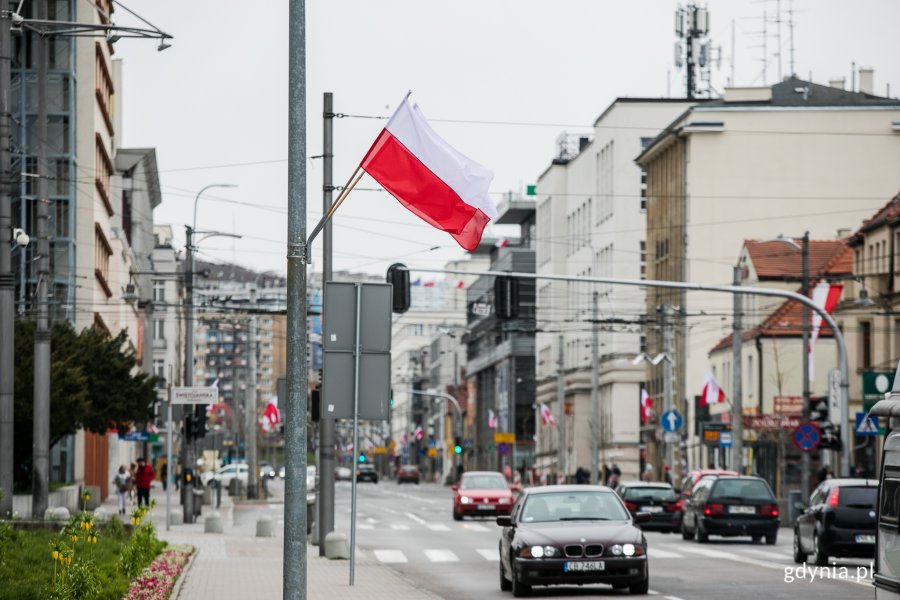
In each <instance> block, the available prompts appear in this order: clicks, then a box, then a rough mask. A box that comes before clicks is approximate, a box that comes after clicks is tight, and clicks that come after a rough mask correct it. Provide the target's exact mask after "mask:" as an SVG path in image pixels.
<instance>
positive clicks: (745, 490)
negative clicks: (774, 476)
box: [709, 479, 775, 502]
mask: <svg viewBox="0 0 900 600" xmlns="http://www.w3.org/2000/svg"><path fill="white" fill-rule="evenodd" d="M709 498H710V500H714V499H716V500H721V499H729V498H737V499H740V500H766V501H773V502H774V501H775V498H774V497H773V496H772V492H771V491H770V490H769V486H767V485H766V484H765V483H764V482H762V481H760V480H759V479H720V480H718V481H717V482H716V485H715V486H714V487H713V489H712V492H711V493H710V495H709Z"/></svg>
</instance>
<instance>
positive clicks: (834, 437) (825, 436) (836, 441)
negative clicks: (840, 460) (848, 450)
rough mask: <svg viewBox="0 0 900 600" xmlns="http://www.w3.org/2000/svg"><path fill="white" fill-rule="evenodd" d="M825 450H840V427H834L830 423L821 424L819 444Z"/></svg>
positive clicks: (841, 445) (841, 446)
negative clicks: (820, 441) (820, 440)
mask: <svg viewBox="0 0 900 600" xmlns="http://www.w3.org/2000/svg"><path fill="white" fill-rule="evenodd" d="M820 447H821V448H822V449H825V450H837V451H838V452H840V451H841V449H842V448H843V444H842V443H841V428H840V427H836V426H835V425H833V424H832V423H825V424H823V425H822V443H821V446H820Z"/></svg>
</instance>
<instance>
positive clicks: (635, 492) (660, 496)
mask: <svg viewBox="0 0 900 600" xmlns="http://www.w3.org/2000/svg"><path fill="white" fill-rule="evenodd" d="M625 499H626V500H633V501H635V502H640V501H643V500H674V499H675V490H673V489H672V488H670V487H633V488H628V489H627V490H626V491H625Z"/></svg>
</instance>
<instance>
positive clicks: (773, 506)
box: [681, 475, 781, 545]
mask: <svg viewBox="0 0 900 600" xmlns="http://www.w3.org/2000/svg"><path fill="white" fill-rule="evenodd" d="M780 524H781V520H780V519H779V518H778V503H777V501H776V500H775V494H773V493H772V488H770V487H769V484H768V483H766V481H765V480H764V479H760V478H759V477H745V476H738V477H733V476H724V475H720V476H718V477H703V478H701V479H700V481H698V482H697V485H695V486H694V489H693V490H691V497H690V498H688V499H687V500H685V504H684V516H683V518H682V522H681V535H682V537H683V538H684V539H686V540H691V539H694V537H695V536H696V538H697V541H698V542H706V541H709V536H710V535H721V536H724V537H734V536H744V535H747V536H750V537H751V538H753V541H754V542H759V541H760V540H762V539H763V537H765V539H766V543H767V544H770V545H771V544H775V542H776V541H777V540H778V527H779V525H780Z"/></svg>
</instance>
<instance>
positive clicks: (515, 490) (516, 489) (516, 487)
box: [509, 484, 522, 494]
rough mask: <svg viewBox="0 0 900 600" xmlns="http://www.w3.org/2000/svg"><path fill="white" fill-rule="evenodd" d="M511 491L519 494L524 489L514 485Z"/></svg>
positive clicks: (510, 488)
mask: <svg viewBox="0 0 900 600" xmlns="http://www.w3.org/2000/svg"><path fill="white" fill-rule="evenodd" d="M509 490H510V491H511V492H512V493H513V494H518V493H519V492H521V491H522V488H521V487H519V486H518V485H515V484H513V485H511V486H509Z"/></svg>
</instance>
